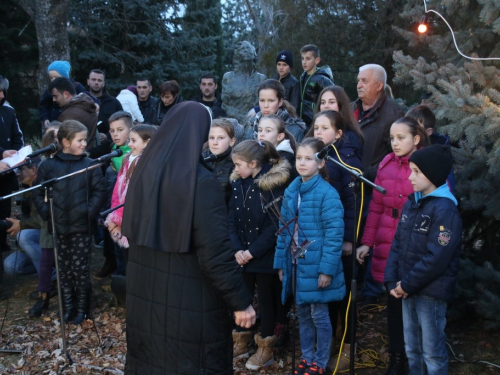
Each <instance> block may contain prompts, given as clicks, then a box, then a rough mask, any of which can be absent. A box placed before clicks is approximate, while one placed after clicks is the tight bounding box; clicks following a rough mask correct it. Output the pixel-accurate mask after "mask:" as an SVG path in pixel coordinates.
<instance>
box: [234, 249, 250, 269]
mask: <svg viewBox="0 0 500 375" xmlns="http://www.w3.org/2000/svg"><path fill="white" fill-rule="evenodd" d="M234 257H235V258H236V263H238V265H239V266H240V267H243V266H244V265H245V264H247V263H248V262H247V260H246V259H245V250H238V251H237V252H236V254H234Z"/></svg>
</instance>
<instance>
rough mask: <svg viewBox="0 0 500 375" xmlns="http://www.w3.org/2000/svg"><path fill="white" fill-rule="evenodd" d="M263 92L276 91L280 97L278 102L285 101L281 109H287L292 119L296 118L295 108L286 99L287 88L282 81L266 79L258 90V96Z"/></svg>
mask: <svg viewBox="0 0 500 375" xmlns="http://www.w3.org/2000/svg"><path fill="white" fill-rule="evenodd" d="M262 90H274V91H275V92H276V96H277V97H278V100H281V99H283V104H282V105H281V107H280V108H284V109H286V111H287V112H288V114H289V115H290V116H292V117H296V116H297V113H296V111H295V108H294V107H293V106H292V105H291V104H290V103H289V102H288V101H287V100H286V99H285V87H284V86H283V85H282V84H281V82H280V81H278V80H276V79H272V78H271V79H266V80H264V81H262V82H261V83H260V85H259V87H258V88H257V96H259V93H260V92H261V91H262Z"/></svg>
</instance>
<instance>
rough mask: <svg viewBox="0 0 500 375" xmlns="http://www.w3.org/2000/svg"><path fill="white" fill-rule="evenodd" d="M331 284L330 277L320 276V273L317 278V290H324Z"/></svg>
mask: <svg viewBox="0 0 500 375" xmlns="http://www.w3.org/2000/svg"><path fill="white" fill-rule="evenodd" d="M331 282H332V277H331V276H328V275H325V274H322V273H320V274H319V277H318V288H320V289H321V288H326V287H327V286H329V285H330V284H331Z"/></svg>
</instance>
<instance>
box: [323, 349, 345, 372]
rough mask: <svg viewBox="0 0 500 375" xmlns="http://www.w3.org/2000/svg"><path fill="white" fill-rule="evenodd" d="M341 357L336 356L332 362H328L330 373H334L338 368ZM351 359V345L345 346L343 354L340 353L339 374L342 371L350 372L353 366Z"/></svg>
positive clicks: (327, 368) (327, 366) (327, 367)
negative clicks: (351, 365)
mask: <svg viewBox="0 0 500 375" xmlns="http://www.w3.org/2000/svg"><path fill="white" fill-rule="evenodd" d="M338 358H339V356H338V354H336V355H335V356H333V357H332V358H330V360H329V361H328V364H327V365H326V371H327V372H329V373H332V372H333V371H334V370H335V366H337V360H338ZM350 358H351V345H350V344H344V347H343V348H342V352H341V353H340V361H339V365H338V367H337V373H339V372H341V371H345V370H348V369H349V367H350V364H351V361H350Z"/></svg>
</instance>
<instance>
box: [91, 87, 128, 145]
mask: <svg viewBox="0 0 500 375" xmlns="http://www.w3.org/2000/svg"><path fill="white" fill-rule="evenodd" d="M99 100H100V101H101V105H100V107H99V117H98V118H97V121H98V122H99V121H101V123H100V124H99V125H98V128H97V129H98V130H99V133H104V134H107V135H108V136H109V122H108V119H109V118H110V117H111V115H112V114H113V113H115V112H118V111H123V107H122V104H121V103H120V101H119V100H118V99H116V98H115V97H113V96H111V95H109V94H108V93H107V92H106V91H104V92H103V93H102V96H101V97H100V98H99Z"/></svg>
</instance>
